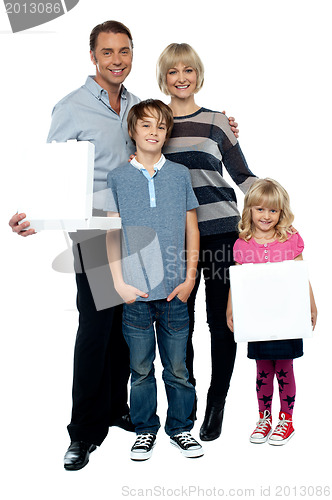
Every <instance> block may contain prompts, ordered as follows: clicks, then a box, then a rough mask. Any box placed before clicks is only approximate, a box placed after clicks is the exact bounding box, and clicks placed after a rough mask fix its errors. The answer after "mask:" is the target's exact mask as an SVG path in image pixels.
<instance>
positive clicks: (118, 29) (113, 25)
mask: <svg viewBox="0 0 332 500" xmlns="http://www.w3.org/2000/svg"><path fill="white" fill-rule="evenodd" d="M100 33H115V34H117V33H123V34H124V35H127V36H128V38H129V40H130V43H131V48H133V47H134V44H133V37H132V36H131V33H130V29H129V28H127V26H125V25H124V24H122V23H120V22H119V21H105V22H104V23H101V24H97V26H95V27H94V28H93V30H92V31H91V33H90V50H91V52H93V54H94V52H95V48H96V44H97V38H98V35H99V34H100Z"/></svg>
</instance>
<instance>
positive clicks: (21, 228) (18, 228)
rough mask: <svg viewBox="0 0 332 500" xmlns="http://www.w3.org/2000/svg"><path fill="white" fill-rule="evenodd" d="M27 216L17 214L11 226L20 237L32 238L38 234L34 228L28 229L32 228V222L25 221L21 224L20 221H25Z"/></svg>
mask: <svg viewBox="0 0 332 500" xmlns="http://www.w3.org/2000/svg"><path fill="white" fill-rule="evenodd" d="M25 217H26V215H25V214H24V213H21V214H17V213H16V214H15V215H13V217H12V218H11V219H10V221H9V225H10V227H11V228H12V231H13V233H16V234H19V235H20V236H30V235H31V234H37V233H36V231H35V230H34V229H33V228H30V229H26V228H27V227H29V226H30V222H28V221H24V222H22V224H20V221H21V220H23V219H25Z"/></svg>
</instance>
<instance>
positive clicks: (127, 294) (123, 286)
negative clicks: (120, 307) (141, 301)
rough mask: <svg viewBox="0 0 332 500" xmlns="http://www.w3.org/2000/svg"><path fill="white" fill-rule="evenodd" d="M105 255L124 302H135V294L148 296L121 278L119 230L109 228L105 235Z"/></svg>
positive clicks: (108, 214)
mask: <svg viewBox="0 0 332 500" xmlns="http://www.w3.org/2000/svg"><path fill="white" fill-rule="evenodd" d="M107 216H108V217H119V216H120V214H119V213H117V212H107ZM106 246H107V257H108V262H109V265H110V269H111V273H112V277H113V282H114V288H115V290H116V291H117V292H118V294H119V295H120V297H121V298H122V299H123V301H124V302H126V304H132V303H133V302H135V300H136V298H137V295H139V296H140V297H145V298H146V297H148V294H147V293H145V292H142V291H141V290H139V289H138V288H135V287H134V286H131V285H128V284H127V283H125V282H124V280H123V274H122V264H121V230H120V229H115V230H114V229H113V230H112V229H111V230H109V231H107V235H106Z"/></svg>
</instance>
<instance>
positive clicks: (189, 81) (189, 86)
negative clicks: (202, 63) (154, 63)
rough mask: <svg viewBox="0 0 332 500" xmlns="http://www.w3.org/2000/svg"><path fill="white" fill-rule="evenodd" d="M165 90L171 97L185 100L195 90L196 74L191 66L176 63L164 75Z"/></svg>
mask: <svg viewBox="0 0 332 500" xmlns="http://www.w3.org/2000/svg"><path fill="white" fill-rule="evenodd" d="M166 83H167V89H168V91H169V93H170V95H171V96H172V97H178V98H179V99H186V98H188V97H190V96H191V95H192V94H193V93H194V92H195V90H196V86H197V74H196V70H195V69H194V68H193V67H191V66H185V65H184V64H183V63H178V64H177V65H176V66H174V68H170V69H169V70H168V71H167V75H166Z"/></svg>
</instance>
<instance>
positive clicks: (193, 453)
mask: <svg viewBox="0 0 332 500" xmlns="http://www.w3.org/2000/svg"><path fill="white" fill-rule="evenodd" d="M171 444H172V445H174V446H176V447H177V448H179V450H180V451H181V453H182V455H184V456H185V457H187V458H198V457H202V456H203V455H204V450H203V448H202V446H201V445H200V444H199V443H198V441H196V439H194V438H193V437H192V435H191V434H190V432H180V433H179V434H175V436H172V437H171Z"/></svg>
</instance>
